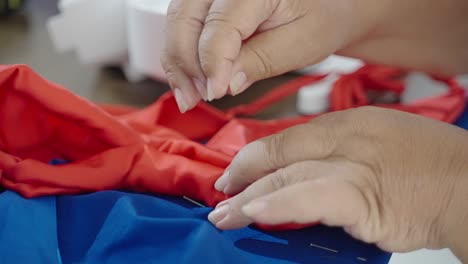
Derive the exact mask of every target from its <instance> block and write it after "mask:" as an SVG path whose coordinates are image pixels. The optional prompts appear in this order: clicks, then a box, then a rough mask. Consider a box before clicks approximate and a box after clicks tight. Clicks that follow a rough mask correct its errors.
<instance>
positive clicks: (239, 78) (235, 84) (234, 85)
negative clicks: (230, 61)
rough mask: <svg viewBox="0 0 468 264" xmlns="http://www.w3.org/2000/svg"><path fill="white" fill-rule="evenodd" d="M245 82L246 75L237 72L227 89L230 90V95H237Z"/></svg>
mask: <svg viewBox="0 0 468 264" xmlns="http://www.w3.org/2000/svg"><path fill="white" fill-rule="evenodd" d="M246 82H247V75H245V73H243V72H238V73H236V75H234V77H233V78H232V80H231V82H230V83H229V87H230V88H231V92H232V95H237V94H239V93H240V92H241V91H242V88H243V87H244V85H245V83H246Z"/></svg>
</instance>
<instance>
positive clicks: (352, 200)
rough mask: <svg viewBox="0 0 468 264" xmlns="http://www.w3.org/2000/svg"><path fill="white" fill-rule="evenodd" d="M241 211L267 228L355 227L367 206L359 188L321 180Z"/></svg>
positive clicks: (285, 190)
mask: <svg viewBox="0 0 468 264" xmlns="http://www.w3.org/2000/svg"><path fill="white" fill-rule="evenodd" d="M242 211H243V213H244V214H245V215H247V216H248V217H250V218H251V219H252V220H253V221H254V222H256V223H260V224H266V225H280V224H286V223H298V224H308V223H314V222H321V223H323V224H325V225H329V226H343V227H353V226H356V225H358V223H359V222H360V220H361V219H362V217H363V216H365V215H366V214H367V207H366V200H365V198H364V197H363V195H362V192H361V191H360V190H359V189H358V187H356V185H353V184H351V183H349V182H347V181H343V180H340V179H337V178H334V177H333V178H328V177H320V178H317V179H313V180H311V181H307V182H305V183H297V184H294V185H291V186H287V187H286V188H283V189H280V190H278V191H276V192H273V193H271V194H269V195H266V196H264V197H261V198H258V199H256V200H253V201H252V202H250V203H249V204H247V205H246V206H244V207H243V209H242Z"/></svg>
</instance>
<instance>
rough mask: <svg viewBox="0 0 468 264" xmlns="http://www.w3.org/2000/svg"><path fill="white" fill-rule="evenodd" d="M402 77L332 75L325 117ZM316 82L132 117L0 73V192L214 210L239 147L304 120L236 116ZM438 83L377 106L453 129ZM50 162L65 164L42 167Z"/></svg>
mask: <svg viewBox="0 0 468 264" xmlns="http://www.w3.org/2000/svg"><path fill="white" fill-rule="evenodd" d="M402 74H404V72H402V71H400V70H397V69H393V68H388V67H381V66H373V65H367V66H365V67H363V68H362V69H360V70H358V71H357V72H355V73H352V74H349V75H345V76H342V77H341V79H340V80H338V81H337V82H336V84H335V86H334V88H333V91H332V94H331V97H330V100H331V109H330V111H335V110H343V109H348V108H352V107H358V106H363V105H368V104H370V102H369V99H368V98H367V95H366V94H367V92H368V91H369V90H374V91H376V92H382V91H385V92H388V91H390V92H393V93H395V94H396V95H398V94H400V93H401V92H402V91H403V89H404V85H403V81H402V79H401V78H400V77H401V76H402ZM324 77H325V76H323V75H321V76H304V77H300V78H298V79H296V80H294V81H292V82H290V83H287V84H285V85H283V86H281V87H279V88H277V89H274V90H272V92H270V93H267V94H266V95H265V96H263V97H262V98H260V99H259V100H256V101H255V102H253V103H251V104H247V105H241V106H238V107H235V108H233V109H231V110H229V111H226V112H223V111H220V110H218V109H216V108H214V107H212V106H210V105H208V104H205V103H200V104H199V105H198V106H196V107H195V109H194V110H192V111H190V112H188V113H186V114H180V113H179V110H178V108H177V105H176V102H175V100H174V97H173V95H172V93H167V94H165V95H164V96H162V97H161V98H160V99H159V100H158V101H157V102H155V103H154V104H153V105H150V106H148V107H147V108H145V109H141V110H137V109H132V108H129V107H125V106H98V105H96V104H94V103H92V102H90V101H88V100H86V99H83V98H80V97H79V96H77V95H74V94H73V93H72V92H70V91H68V90H67V89H65V88H63V87H61V86H59V85H57V84H54V83H51V82H49V81H47V80H45V79H43V78H42V77H40V76H39V75H37V74H36V73H34V71H33V70H31V69H30V68H28V67H27V66H24V65H10V66H6V65H4V66H0V184H1V185H2V186H3V187H5V188H7V189H11V190H14V191H17V192H19V193H20V194H22V195H23V196H25V197H37V196H43V195H51V194H78V193H84V192H92V191H99V190H110V189H121V190H132V191H138V192H150V193H158V194H168V195H176V196H187V197H190V198H192V199H195V200H199V201H203V202H204V203H206V204H207V205H209V206H214V205H216V204H217V203H218V202H220V201H222V200H224V199H226V198H227V197H226V196H225V195H224V194H222V193H219V192H217V191H216V190H215V189H214V187H213V185H214V182H215V181H216V179H217V178H218V177H219V176H220V175H221V174H222V173H223V171H224V169H225V168H226V167H227V166H228V165H229V163H230V161H231V159H232V158H233V157H234V155H235V154H236V153H237V152H238V151H239V150H240V149H241V148H242V147H243V146H245V145H246V144H248V143H249V142H251V141H254V140H256V139H259V138H261V137H264V136H267V135H271V134H273V133H277V132H279V131H281V130H283V129H285V128H287V127H290V126H293V125H296V124H300V123H304V122H307V121H308V120H310V119H312V118H313V117H314V116H299V117H294V118H288V119H281V120H267V121H260V120H254V119H250V118H245V117H244V118H241V116H249V115H254V114H256V113H258V112H259V111H261V110H263V109H264V108H266V107H268V106H270V105H272V104H274V103H275V102H278V101H279V100H281V99H282V98H284V97H285V96H287V95H292V94H294V93H296V92H297V91H298V90H299V89H300V88H301V87H302V86H304V85H307V84H311V83H313V82H317V81H320V80H321V79H322V78H324ZM438 80H439V81H442V82H444V83H446V84H447V85H448V87H449V89H448V92H447V94H445V95H443V96H438V97H434V98H427V99H424V100H421V101H418V102H414V103H413V104H410V105H399V104H395V105H381V106H382V107H389V108H394V109H399V110H402V111H407V112H412V113H416V114H420V115H424V116H427V117H430V118H434V119H438V120H441V121H445V122H453V121H454V120H455V119H456V118H457V117H458V116H459V115H460V114H461V112H462V110H463V109H464V107H465V97H464V90H463V89H462V87H461V86H460V85H459V84H458V83H457V82H456V81H455V80H454V79H442V78H438ZM200 142H205V143H206V144H204V143H200ZM52 159H64V160H67V161H69V163H67V164H63V165H59V166H52V165H49V162H50V160H52Z"/></svg>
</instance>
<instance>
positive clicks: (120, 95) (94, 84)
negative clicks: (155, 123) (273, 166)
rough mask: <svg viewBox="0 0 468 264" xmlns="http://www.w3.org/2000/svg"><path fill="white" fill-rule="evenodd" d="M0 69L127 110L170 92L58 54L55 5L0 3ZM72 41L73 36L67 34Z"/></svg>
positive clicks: (285, 110)
mask: <svg viewBox="0 0 468 264" xmlns="http://www.w3.org/2000/svg"><path fill="white" fill-rule="evenodd" d="M0 2H3V3H2V4H0V10H3V11H0V13H2V15H1V17H0V64H27V65H29V66H30V67H32V68H33V69H34V70H35V71H36V72H38V73H39V74H41V75H42V76H43V77H45V78H46V79H48V80H50V81H52V82H55V83H58V84H61V85H63V86H65V87H67V88H68V89H70V90H72V91H73V92H75V93H76V94H78V95H80V96H83V97H85V98H88V99H90V100H92V101H94V102H98V103H113V104H127V105H132V106H137V107H143V106H146V105H148V104H151V103H153V102H154V101H155V100H156V99H157V98H158V97H159V96H160V95H161V94H162V93H164V92H166V91H168V89H169V87H168V85H166V84H165V83H163V82H158V81H155V80H154V79H143V80H140V81H137V82H134V83H131V82H129V81H127V79H126V77H125V75H124V73H123V72H122V70H121V67H109V66H106V67H101V66H100V65H92V64H86V65H85V64H83V63H81V62H80V60H79V59H78V56H77V54H75V52H74V51H68V52H64V53H59V52H57V50H56V48H55V46H54V43H53V41H52V39H51V37H50V34H49V32H48V29H47V22H48V20H49V19H50V18H51V17H53V16H55V15H57V14H59V9H58V1H57V0H29V1H19V0H13V1H12V0H10V1H8V0H0ZM7 2H10V4H11V3H13V2H21V3H22V6H21V8H20V9H18V10H16V11H10V12H7V13H8V14H5V10H4V6H5V3H7ZM69 34H70V36H72V35H73V34H74V32H72V31H70V32H69ZM293 77H294V74H288V75H285V76H281V77H278V78H273V79H270V80H266V81H262V82H259V83H257V84H255V85H254V87H253V88H251V89H249V90H248V91H247V92H245V93H243V94H241V95H239V96H236V97H235V98H234V97H230V96H228V97H226V98H224V99H222V100H218V101H216V102H213V104H214V105H215V106H217V107H220V108H228V107H230V106H233V105H236V104H239V103H241V102H243V103H245V102H249V101H251V100H254V99H255V98H257V97H258V96H259V95H261V94H262V93H264V92H265V91H267V90H268V89H271V88H273V87H275V86H277V85H279V84H281V83H283V82H285V81H287V80H290V79H292V78H293ZM294 105H295V97H294V96H292V97H290V98H286V99H285V100H284V101H283V102H282V103H280V104H278V105H276V106H275V107H273V109H269V110H267V111H265V112H264V113H262V114H261V115H260V116H259V117H260V118H262V117H265V118H267V117H271V116H282V115H290V114H291V113H292V112H294Z"/></svg>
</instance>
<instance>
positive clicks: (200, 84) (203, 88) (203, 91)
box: [192, 78, 208, 101]
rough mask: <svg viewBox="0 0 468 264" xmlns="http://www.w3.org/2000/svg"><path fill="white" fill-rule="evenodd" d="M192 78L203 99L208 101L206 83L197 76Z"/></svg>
mask: <svg viewBox="0 0 468 264" xmlns="http://www.w3.org/2000/svg"><path fill="white" fill-rule="evenodd" d="M192 80H193V84H194V85H195V88H196V89H197V91H198V93H199V94H200V96H201V98H202V99H203V101H207V100H208V93H207V88H206V85H204V83H203V82H202V81H200V80H199V79H197V78H193V79H192Z"/></svg>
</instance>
